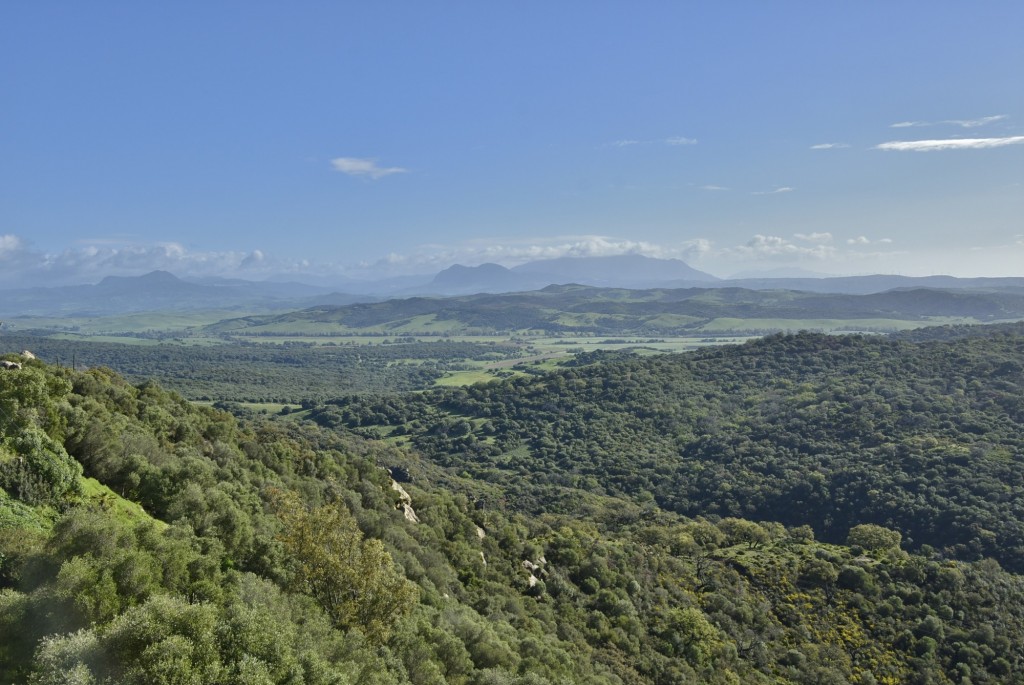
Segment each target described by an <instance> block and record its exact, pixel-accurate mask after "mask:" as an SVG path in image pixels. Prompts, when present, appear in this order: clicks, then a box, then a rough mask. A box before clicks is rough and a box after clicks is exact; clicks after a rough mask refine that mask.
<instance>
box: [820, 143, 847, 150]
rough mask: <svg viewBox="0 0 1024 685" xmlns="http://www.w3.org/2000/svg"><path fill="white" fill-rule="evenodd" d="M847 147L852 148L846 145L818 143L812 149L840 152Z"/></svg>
mask: <svg viewBox="0 0 1024 685" xmlns="http://www.w3.org/2000/svg"><path fill="white" fill-rule="evenodd" d="M845 147H850V146H849V145H847V144H846V143H818V144H817V145H812V146H811V149H812V150H839V149H841V148H845Z"/></svg>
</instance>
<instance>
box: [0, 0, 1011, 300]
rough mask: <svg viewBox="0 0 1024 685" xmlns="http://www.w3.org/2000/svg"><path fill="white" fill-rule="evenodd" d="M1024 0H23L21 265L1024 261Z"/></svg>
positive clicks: (0, 252)
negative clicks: (599, 258)
mask: <svg viewBox="0 0 1024 685" xmlns="http://www.w3.org/2000/svg"><path fill="white" fill-rule="evenodd" d="M1022 25H1024V3H1021V2H1018V1H1016V0H1014V1H999V0H996V1H992V2H985V3H964V2H945V1H942V0H932V1H930V2H898V3H883V2H849V3H814V2H771V3H767V2H753V1H751V2H704V3H694V2H653V1H652V2H631V3H627V2H593V1H588V2H517V3H492V2H454V1H450V2H437V3H423V2H386V1H384V2H374V3H355V2H350V3H349V2H296V3H284V2H259V1H248V2H226V1H225V2H212V3H211V2H176V3H156V2H127V1H125V2H107V1H103V0H99V1H97V2H89V3H72V2H46V1H40V2H31V3H27V2H8V3H4V4H3V5H2V6H0V65H2V66H0V99H2V100H0V102H2V106H0V131H2V132H3V148H2V154H0V285H2V286H4V287H14V286H17V285H32V284H36V283H39V282H50V283H58V282H61V283H64V282H70V283H74V282H95V281H96V280H98V279H99V278H101V277H102V276H104V275H107V274H112V273H115V274H133V273H144V272H145V271H148V270H150V269H153V268H166V269H169V270H171V271H174V272H175V273H178V274H179V275H186V276H187V275H212V274H218V275H225V276H241V277H247V278H254V279H260V278H265V277H268V276H271V275H275V274H289V275H291V276H293V277H295V278H296V279H299V280H301V279H302V278H313V277H333V276H340V275H347V276H352V277H361V278H368V277H383V276H390V275H397V274H403V273H424V272H431V271H436V270H438V269H440V268H443V267H445V266H448V265H450V264H452V263H456V262H459V263H463V264H479V263H481V262H484V261H496V262H500V263H503V264H506V265H513V264H516V263H519V262H522V261H526V260H529V259H534V258H544V257H555V256H562V255H590V254H618V253H626V252H639V253H642V254H647V255H650V256H659V257H678V258H682V259H684V260H686V261H687V262H688V263H690V264H691V265H693V266H695V267H697V268H700V269H703V270H705V271H709V272H711V273H713V274H715V275H718V276H729V275H731V274H735V273H744V272H759V271H771V270H777V269H784V270H790V271H792V270H794V269H801V270H806V271H812V272H818V273H837V274H840V273H841V274H846V273H875V272H885V273H905V274H911V275H920V274H927V273H952V274H954V275H964V276H971V275H1015V276H1024V220H1022V217H1024V41H1022V40H1021V39H1020V35H1019V34H1020V27H1021V26H1022Z"/></svg>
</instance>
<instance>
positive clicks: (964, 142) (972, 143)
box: [875, 136, 1024, 152]
mask: <svg viewBox="0 0 1024 685" xmlns="http://www.w3.org/2000/svg"><path fill="white" fill-rule="evenodd" d="M1020 143H1024V136H1009V137H1007V138H948V139H944V140H895V141H890V142H888V143H882V144H880V145H876V146H875V149H876V150H896V151H900V152H908V151H909V152H934V151H936V150H980V149H984V148H990V147H1003V146H1006V145H1019V144H1020Z"/></svg>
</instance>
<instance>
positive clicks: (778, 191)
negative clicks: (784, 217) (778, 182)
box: [751, 186, 795, 195]
mask: <svg viewBox="0 0 1024 685" xmlns="http://www.w3.org/2000/svg"><path fill="white" fill-rule="evenodd" d="M794 190H795V188H790V187H789V186H781V187H779V188H776V189H775V190H755V191H754V192H753V193H751V194H752V195H779V194H781V193H792V192H793V191H794Z"/></svg>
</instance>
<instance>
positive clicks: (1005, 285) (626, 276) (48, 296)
mask: <svg viewBox="0 0 1024 685" xmlns="http://www.w3.org/2000/svg"><path fill="white" fill-rule="evenodd" d="M566 284H579V285H587V286H594V287H603V288H628V289H652V288H670V289H679V288H693V287H701V288H721V287H733V288H743V289H747V290H798V291H803V292H815V293H832V294H857V295H867V294H872V293H880V292H885V291H888V290H893V289H897V288H921V287H926V288H942V289H957V290H986V291H1001V292H1017V293H1024V278H970V279H962V278H954V277H952V276H927V277H923V278H913V277H908V276H890V275H874V276H850V277H833V278H747V279H731V280H722V279H718V278H716V277H715V276H712V275H711V274H707V273H704V272H702V271H698V270H697V269H694V268H692V267H690V266H689V265H687V264H686V263H685V262H682V261H680V260H678V259H654V258H651V257H643V256H640V255H619V256H613V257H565V258H560V259H548V260H539V261H533V262H527V263H525V264H521V265H519V266H516V267H513V268H507V267H504V266H501V265H499V264H481V265H479V266H462V265H455V266H452V267H449V268H447V269H445V270H443V271H441V272H440V273H438V274H436V275H434V276H422V277H408V276H407V277H401V278H389V279H382V280H379V281H355V280H348V281H345V283H344V289H345V292H338V291H337V290H336V289H332V288H330V287H327V286H323V285H310V284H306V283H296V282H277V281H273V280H268V281H246V280H241V279H223V278H207V279H202V280H193V281H188V280H183V279H180V278H178V277H176V276H174V275H173V274H170V273H168V272H166V271H154V272H152V273H149V274H145V275H143V276H135V277H120V276H110V277H107V278H105V279H103V280H102V281H101V282H100V283H98V284H96V285H81V286H63V287H54V288H27V289H20V290H7V291H0V318H12V317H25V316H47V317H53V316H110V315H118V314H125V313H134V312H147V311H154V312H155V311H198V310H229V311H230V310H237V311H244V312H246V313H260V312H273V311H282V310H288V309H291V310H294V309H302V308H309V307H316V306H321V305H334V306H339V305H346V304H353V303H357V302H376V301H379V300H382V299H385V298H394V297H414V296H435V297H444V296H458V295H471V294H478V293H490V294H498V293H509V292H527V291H535V290H540V289H543V288H545V287H547V286H549V285H566Z"/></svg>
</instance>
